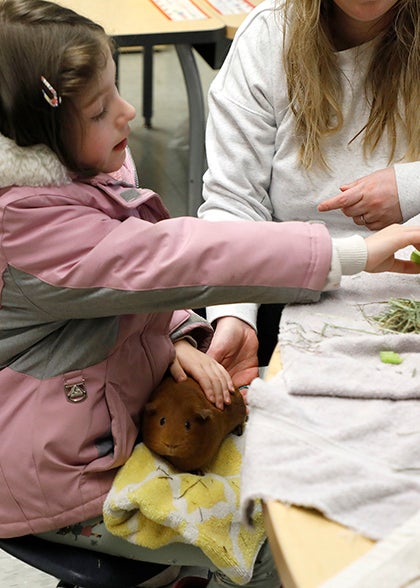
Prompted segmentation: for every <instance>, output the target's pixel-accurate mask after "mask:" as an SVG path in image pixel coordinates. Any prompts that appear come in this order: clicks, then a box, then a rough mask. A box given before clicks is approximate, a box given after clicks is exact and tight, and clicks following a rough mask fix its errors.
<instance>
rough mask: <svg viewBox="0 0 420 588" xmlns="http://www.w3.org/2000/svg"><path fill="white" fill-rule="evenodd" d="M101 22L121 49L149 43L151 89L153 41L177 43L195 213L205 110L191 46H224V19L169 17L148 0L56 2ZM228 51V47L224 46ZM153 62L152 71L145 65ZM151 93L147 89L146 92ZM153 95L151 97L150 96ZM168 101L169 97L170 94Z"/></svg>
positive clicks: (190, 196) (191, 204) (148, 83)
mask: <svg viewBox="0 0 420 588" xmlns="http://www.w3.org/2000/svg"><path fill="white" fill-rule="evenodd" d="M56 2H57V4H61V5H63V6H66V7H68V8H71V9H73V10H75V11H76V12H78V13H80V14H82V15H84V16H87V17H88V18H90V19H92V20H94V21H95V22H98V23H99V24H101V25H102V26H103V27H104V29H105V30H106V32H107V33H108V34H110V35H112V36H113V38H114V39H115V41H116V43H117V45H118V47H120V48H125V47H136V46H142V47H145V51H146V53H145V55H146V59H147V61H146V68H145V73H146V76H145V78H144V86H145V88H147V91H150V92H151V87H152V86H151V79H150V78H151V73H152V72H151V70H150V64H151V61H150V59H151V50H152V47H153V46H154V45H175V48H176V51H177V55H178V58H179V61H180V64H181V68H182V72H183V75H184V80H185V85H186V88H187V96H188V110H189V121H190V130H189V139H190V149H189V182H188V212H189V214H191V215H195V213H196V210H197V208H198V206H199V204H200V202H201V192H202V176H203V173H204V167H205V152H204V134H205V109H204V98H203V91H202V86H201V80H200V75H199V72H198V68H197V64H196V61H195V57H194V54H193V46H195V45H197V46H198V45H201V44H204V45H208V46H211V47H213V52H214V54H215V55H216V54H217V53H218V52H217V50H216V48H217V47H219V48H220V47H222V48H223V47H225V48H226V37H225V25H224V23H223V21H222V20H221V19H219V18H216V17H214V16H212V15H210V14H209V11H207V12H206V14H207V18H203V19H199V20H183V21H171V20H169V19H168V18H167V17H166V16H165V15H164V14H163V13H162V12H161V11H160V10H159V9H158V8H157V7H156V6H155V5H154V4H153V3H152V2H151V1H150V0H119V2H115V0H56ZM225 50H226V49H225ZM147 63H149V69H148V68H147ZM144 96H146V97H147V92H146V93H144ZM151 96H152V95H151V93H150V100H151ZM168 100H170V96H168Z"/></svg>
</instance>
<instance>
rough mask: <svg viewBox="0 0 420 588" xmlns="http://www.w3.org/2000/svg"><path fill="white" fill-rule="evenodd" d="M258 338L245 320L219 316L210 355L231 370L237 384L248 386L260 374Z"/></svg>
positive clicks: (209, 351)
mask: <svg viewBox="0 0 420 588" xmlns="http://www.w3.org/2000/svg"><path fill="white" fill-rule="evenodd" d="M257 351H258V338H257V333H256V332H255V330H254V329H253V328H252V327H251V326H249V325H248V324H247V323H245V322H244V321H242V320H240V319H238V318H236V317H233V316H226V317H222V318H219V319H218V321H217V325H216V330H215V333H214V336H213V339H212V342H211V344H210V347H209V350H208V352H207V353H208V355H210V356H211V357H214V359H215V360H217V361H218V362H219V363H221V364H222V365H223V366H224V367H225V368H226V369H227V371H228V372H229V374H230V375H231V377H232V380H233V383H234V384H235V386H238V387H240V386H247V385H248V384H250V383H251V381H252V380H253V379H254V378H256V377H257V376H258V356H257Z"/></svg>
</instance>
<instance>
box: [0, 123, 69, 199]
mask: <svg viewBox="0 0 420 588" xmlns="http://www.w3.org/2000/svg"><path fill="white" fill-rule="evenodd" d="M69 182H71V178H70V176H69V173H68V171H67V169H66V167H65V166H64V165H63V164H62V163H61V162H60V161H59V159H58V157H57V156H56V155H55V153H54V152H53V151H51V149H50V148H49V147H47V146H46V145H33V146H31V147H19V146H18V145H16V143H15V142H14V141H13V140H12V139H9V138H8V137H5V136H4V135H2V134H1V133H0V188H7V187H8V186H13V185H15V186H59V185H61V184H68V183H69Z"/></svg>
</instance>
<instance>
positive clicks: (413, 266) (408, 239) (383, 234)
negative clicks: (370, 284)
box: [365, 225, 420, 274]
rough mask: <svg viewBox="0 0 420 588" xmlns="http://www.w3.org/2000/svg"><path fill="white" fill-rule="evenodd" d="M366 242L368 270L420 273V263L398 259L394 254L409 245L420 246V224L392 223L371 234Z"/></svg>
mask: <svg viewBox="0 0 420 588" xmlns="http://www.w3.org/2000/svg"><path fill="white" fill-rule="evenodd" d="M365 242H366V246H367V251H368V258H367V263H366V271H367V272H372V273H377V272H397V273H402V274H419V273H420V264H418V263H415V262H414V261H408V260H405V259H397V258H396V257H395V255H394V253H395V252H397V251H398V250H399V249H404V248H405V247H408V246H409V245H412V246H413V247H414V248H416V249H419V248H420V226H401V225H391V226H389V227H386V228H385V229H382V230H381V231H378V232H377V233H374V234H373V235H369V237H366V239H365Z"/></svg>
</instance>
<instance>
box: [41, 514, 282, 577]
mask: <svg viewBox="0 0 420 588" xmlns="http://www.w3.org/2000/svg"><path fill="white" fill-rule="evenodd" d="M38 537H41V538H42V539H46V540H47V541H52V542H54V543H64V544H67V545H69V544H70V545H76V546H77V547H82V548H84V549H90V550H92V551H99V552H101V553H108V554H110V555H119V556H121V557H127V558H131V559H138V560H142V561H149V562H154V563H162V564H167V565H175V566H194V567H200V568H207V569H209V570H210V571H211V572H212V576H211V579H210V582H209V584H208V588H232V586H237V584H234V583H233V582H232V581H231V580H229V578H228V577H227V576H225V575H224V574H222V573H221V572H220V571H218V570H217V569H216V568H215V566H214V564H213V563H212V562H211V561H210V560H209V559H208V558H207V557H206V556H205V555H204V553H203V552H202V551H201V549H199V548H198V547H195V546H194V545H189V544H187V543H171V544H170V545H166V546H164V547H160V548H159V549H147V548H146V547H141V546H139V545H135V544H133V543H129V542H128V541H127V540H126V539H121V538H120V537H116V536H115V535H112V534H111V533H110V532H109V531H108V530H107V528H106V527H105V525H104V522H103V520H102V519H101V518H96V519H92V520H89V521H84V522H83V523H78V524H76V525H70V526H68V527H64V528H62V529H58V530H57V531H49V532H47V533H39V534H38ZM246 586H248V587H249V588H279V586H280V580H279V577H278V574H277V570H276V566H275V564H274V560H273V557H272V555H271V550H270V548H269V545H268V541H266V542H265V543H264V545H263V546H262V548H261V549H260V552H259V554H258V557H257V560H256V562H255V566H254V573H253V576H252V578H251V580H250V582H249V583H248V584H247V585H246Z"/></svg>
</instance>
